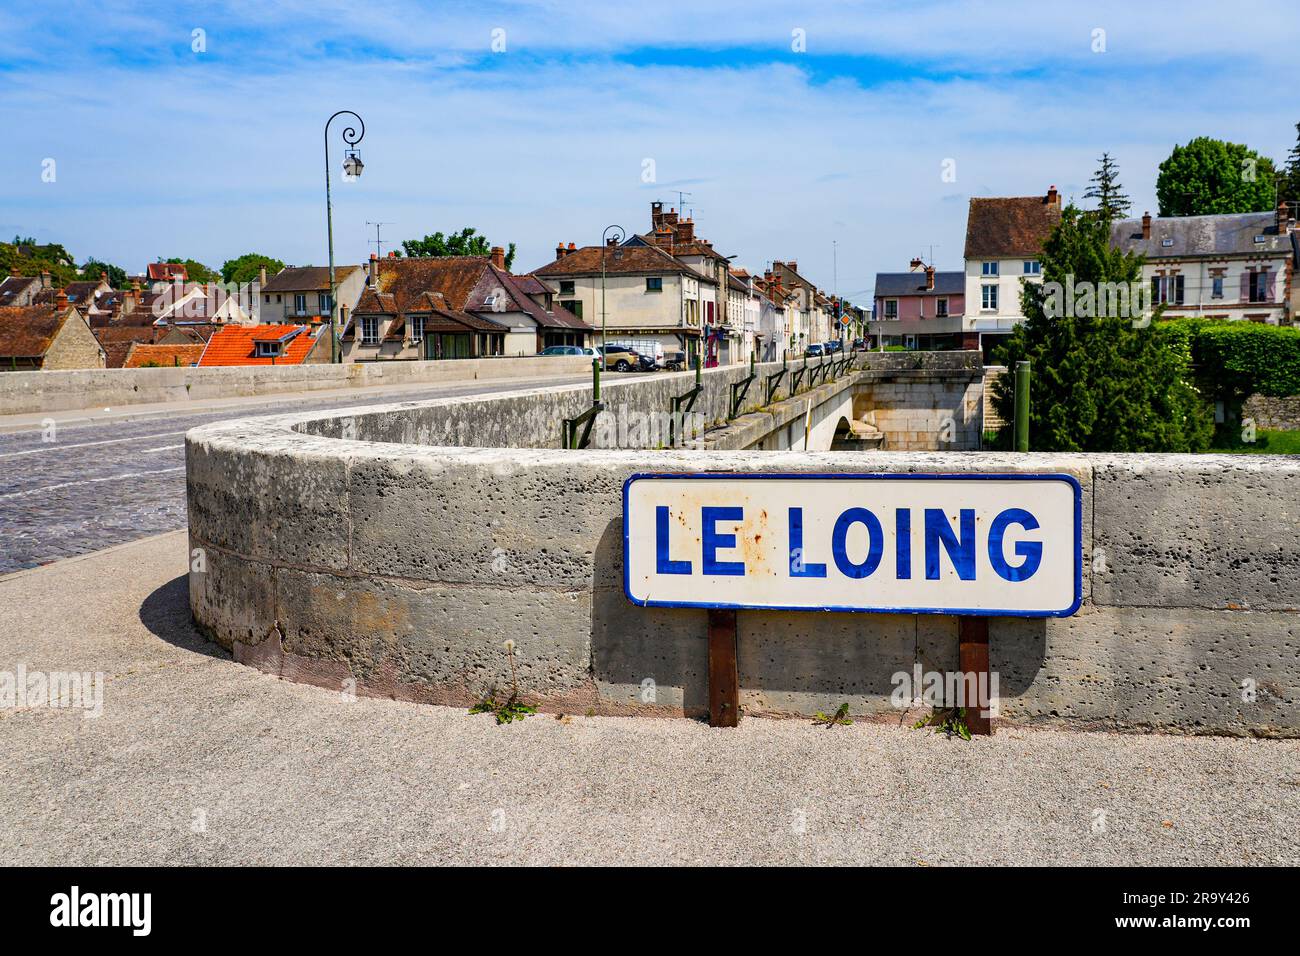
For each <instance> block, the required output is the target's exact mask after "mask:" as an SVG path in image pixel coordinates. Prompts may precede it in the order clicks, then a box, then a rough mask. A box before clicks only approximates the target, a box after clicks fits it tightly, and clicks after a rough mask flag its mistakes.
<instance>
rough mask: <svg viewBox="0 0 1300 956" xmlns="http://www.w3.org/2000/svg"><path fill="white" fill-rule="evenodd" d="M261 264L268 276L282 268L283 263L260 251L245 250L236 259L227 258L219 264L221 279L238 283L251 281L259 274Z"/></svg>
mask: <svg viewBox="0 0 1300 956" xmlns="http://www.w3.org/2000/svg"><path fill="white" fill-rule="evenodd" d="M263 266H265V267H266V275H267V277H268V278H270V277H271V276H273V275H275V274H276V273H277V272H279V271H280V270H281V269H283V268H284V263H283V262H281V261H280V260H279V259H276V258H273V257H272V256H264V255H262V254H261V253H260V252H246V253H244V254H243V255H242V256H240V257H239V258H237V259H227V260H226V261H225V262H223V263H222V264H221V281H222V282H237V283H239V284H240V285H243V284H244V283H246V282H252V281H253V280H254V279H256V278H257V277H258V276H259V275H261V272H262V267H263Z"/></svg>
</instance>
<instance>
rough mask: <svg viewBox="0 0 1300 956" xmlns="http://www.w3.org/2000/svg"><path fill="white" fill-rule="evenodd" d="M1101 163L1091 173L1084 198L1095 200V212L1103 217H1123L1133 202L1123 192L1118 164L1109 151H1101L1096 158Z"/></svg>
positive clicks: (1109, 218)
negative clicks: (1098, 157) (1089, 183)
mask: <svg viewBox="0 0 1300 956" xmlns="http://www.w3.org/2000/svg"><path fill="white" fill-rule="evenodd" d="M1097 162H1099V163H1100V164H1101V165H1100V166H1098V167H1097V172H1096V173H1094V174H1093V177H1092V179H1091V183H1092V184H1091V185H1090V186H1089V187H1088V190H1087V192H1085V193H1084V194H1083V196H1084V198H1085V199H1095V200H1097V213H1098V215H1100V216H1101V217H1102V218H1103V219H1106V220H1115V219H1123V218H1124V217H1125V216H1126V215H1127V214H1128V211H1129V210H1130V209H1131V208H1133V202H1132V200H1130V199H1129V198H1128V196H1127V195H1125V193H1124V187H1123V186H1121V185H1120V182H1119V164H1118V163H1116V162H1115V161H1114V160H1113V159H1111V158H1110V153H1102V154H1101V159H1099V160H1097Z"/></svg>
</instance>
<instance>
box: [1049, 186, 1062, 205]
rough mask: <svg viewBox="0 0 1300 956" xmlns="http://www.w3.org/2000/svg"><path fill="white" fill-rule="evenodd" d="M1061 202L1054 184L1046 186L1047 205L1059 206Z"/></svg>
mask: <svg viewBox="0 0 1300 956" xmlns="http://www.w3.org/2000/svg"><path fill="white" fill-rule="evenodd" d="M1060 204H1061V194H1060V193H1058V192H1057V191H1056V187H1055V186H1048V187H1047V205H1049V206H1059V205H1060Z"/></svg>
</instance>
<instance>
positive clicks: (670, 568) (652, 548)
mask: <svg viewBox="0 0 1300 956" xmlns="http://www.w3.org/2000/svg"><path fill="white" fill-rule="evenodd" d="M1081 516H1082V503H1081V493H1080V488H1079V483H1078V481H1076V480H1075V479H1074V478H1073V477H1071V476H1069V475H1063V474H990V475H984V474H969V475H940V474H930V475H924V474H896V475H888V474H711V473H710V474H693V475H692V474H663V475H659V474H642V475H633V476H632V477H631V478H629V479H628V480H627V482H626V483H625V484H624V486H623V587H624V591H625V592H626V594H627V596H628V598H629V600H631V601H632V602H633V603H635V604H640V605H644V606H647V607H706V608H766V609H774V610H808V611H877V612H884V613H903V614H978V615H986V616H1016V617H1066V616H1069V615H1071V614H1073V613H1074V612H1075V611H1077V610H1078V608H1079V603H1080V601H1081V595H1082V590H1081V582H1082V542H1081Z"/></svg>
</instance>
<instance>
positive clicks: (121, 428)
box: [0, 377, 587, 574]
mask: <svg viewBox="0 0 1300 956" xmlns="http://www.w3.org/2000/svg"><path fill="white" fill-rule="evenodd" d="M586 380H587V379H586V378H585V377H584V378H569V379H555V378H551V379H546V380H544V381H511V382H469V383H464V384H460V385H441V386H436V387H428V388H417V389H412V388H410V387H409V386H408V387H403V388H388V389H382V390H377V391H370V392H367V393H366V394H365V395H363V396H358V395H356V394H355V393H343V394H340V393H333V394H331V395H330V396H329V397H321V396H320V394H319V393H316V394H312V393H302V394H300V395H293V396H278V397H276V398H274V399H270V400H259V401H257V402H249V401H247V400H245V401H242V402H237V403H233V404H232V403H231V402H228V401H227V402H212V403H204V404H203V405H199V403H194V405H199V408H202V409H203V410H201V411H200V410H196V409H195V407H194V405H182V406H179V407H177V408H176V409H174V410H172V411H171V412H170V413H168V414H154V413H150V414H149V415H148V417H142V418H128V417H126V416H131V415H140V414H142V410H135V411H133V410H132V409H131V408H129V407H124V408H121V409H116V410H114V411H113V415H115V416H117V417H109V416H105V415H104V413H103V411H102V410H96V411H95V412H93V413H90V412H87V413H72V412H69V413H61V414H59V415H58V416H56V419H58V420H60V421H56V424H55V428H54V431H53V435H52V436H51V435H49V433H48V432H47V431H46V430H45V429H43V428H41V427H40V426H39V425H33V424H30V420H31V419H32V418H34V416H25V419H24V425H23V427H24V430H21V431H10V432H6V431H5V429H4V428H3V427H2V426H3V425H4V420H3V419H0V574H4V573H7V572H10V571H17V570H19V569H21V568H30V567H36V566H38V565H42V564H48V563H49V562H51V561H57V560H59V559H60V558H66V557H70V556H71V555H75V554H85V553H87V552H90V551H97V550H99V549H100V548H107V547H110V546H112V545H116V544H123V543H125V542H127V541H134V540H135V539H137V538H142V537H145V536H146V535H152V534H158V533H160V532H163V531H172V530H174V529H176V528H183V527H185V520H186V518H185V451H184V440H185V432H186V431H188V430H189V429H191V428H193V427H195V426H196V425H204V424H208V423H210V422H215V421H221V420H223V419H229V418H239V417H245V416H248V415H273V414H277V413H280V412H290V411H308V410H311V409H317V408H345V407H352V406H357V405H373V404H377V403H380V402H383V401H419V400H421V399H426V398H445V397H450V396H456V395H478V394H488V393H492V392H504V391H510V390H513V389H518V388H531V387H534V386H538V385H555V384H569V383H575V382H583V381H586ZM214 405H225V406H227V407H222V408H216V409H214V408H212V407H211V406H214ZM88 414H95V415H98V416H101V417H99V418H98V419H97V420H89V421H88V420H86V418H85V415H88ZM78 419H80V420H78ZM61 420H68V421H67V423H66V424H64V423H62V421H61ZM50 437H53V439H54V440H53V441H50V440H48V439H49V438H50Z"/></svg>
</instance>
